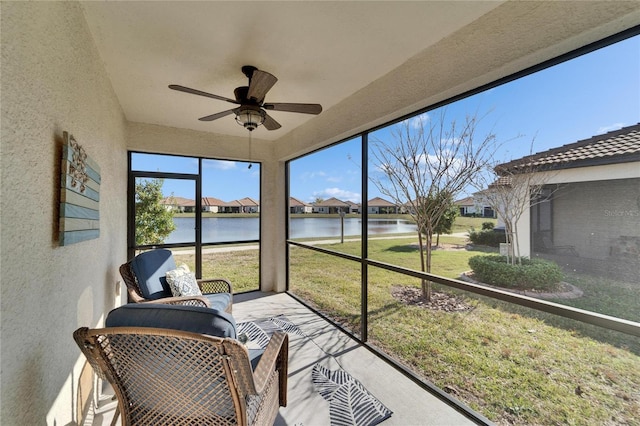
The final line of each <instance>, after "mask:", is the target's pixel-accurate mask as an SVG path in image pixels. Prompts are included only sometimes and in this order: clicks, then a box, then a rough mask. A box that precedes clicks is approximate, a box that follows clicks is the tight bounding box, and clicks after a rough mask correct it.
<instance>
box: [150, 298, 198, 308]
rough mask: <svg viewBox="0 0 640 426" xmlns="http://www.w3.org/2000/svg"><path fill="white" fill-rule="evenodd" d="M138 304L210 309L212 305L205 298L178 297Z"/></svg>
mask: <svg viewBox="0 0 640 426" xmlns="http://www.w3.org/2000/svg"><path fill="white" fill-rule="evenodd" d="M138 303H145V304H148V303H161V304H164V305H185V306H201V307H203V308H210V307H211V303H209V300H207V298H206V297H204V296H177V297H163V298H162V299H154V300H148V299H142V301H140V302H138Z"/></svg>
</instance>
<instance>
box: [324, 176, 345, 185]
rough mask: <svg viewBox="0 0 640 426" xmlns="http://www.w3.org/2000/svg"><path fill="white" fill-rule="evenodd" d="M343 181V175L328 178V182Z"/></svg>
mask: <svg viewBox="0 0 640 426" xmlns="http://www.w3.org/2000/svg"><path fill="white" fill-rule="evenodd" d="M340 181H342V177H341V176H329V177H328V178H327V182H331V183H338V182H340Z"/></svg>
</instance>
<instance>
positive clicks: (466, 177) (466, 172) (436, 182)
mask: <svg viewBox="0 0 640 426" xmlns="http://www.w3.org/2000/svg"><path fill="white" fill-rule="evenodd" d="M479 121H480V119H479V118H478V116H477V114H476V115H474V116H467V117H466V118H465V120H464V122H463V123H461V124H458V123H457V122H456V121H455V120H452V121H451V122H446V111H443V112H442V113H441V114H440V115H439V117H437V119H436V120H433V119H431V118H430V117H428V116H427V115H426V114H425V115H422V116H419V117H416V118H415V119H411V120H405V121H403V122H401V123H398V124H397V125H396V126H395V127H394V128H393V129H392V131H391V140H389V141H384V140H379V139H378V140H373V141H372V146H373V150H372V154H373V155H372V157H373V158H374V161H375V162H376V163H377V164H376V166H377V168H378V169H379V170H380V171H381V173H380V174H379V175H378V176H377V177H373V178H372V182H373V183H374V184H375V185H376V187H377V188H378V190H379V191H380V192H381V193H382V194H383V195H385V196H387V197H389V198H391V199H392V200H393V201H394V202H395V203H396V204H397V205H399V206H402V207H404V209H405V210H406V212H407V213H408V214H410V215H411V217H412V218H413V220H414V221H415V222H416V224H417V226H418V242H419V248H420V264H421V270H422V272H427V273H430V272H431V251H432V244H433V234H434V232H435V230H436V229H437V227H438V224H439V221H440V219H441V218H442V217H443V215H444V214H445V213H446V212H447V210H448V209H449V208H450V206H451V203H450V201H449V200H453V199H454V198H455V197H457V196H458V195H459V194H460V193H461V192H462V190H463V189H465V188H466V187H467V186H469V185H470V184H471V183H472V181H473V180H474V179H475V177H476V176H477V175H478V174H479V173H480V172H481V171H482V170H483V169H485V168H486V165H487V164H488V163H489V161H490V159H491V158H492V156H493V154H494V153H495V149H496V138H495V135H494V134H493V133H491V132H489V133H487V134H486V135H483V136H480V137H478V136H477V135H476V131H477V128H478V123H479ZM422 295H423V298H425V299H426V300H427V301H430V300H431V282H430V281H427V280H423V282H422Z"/></svg>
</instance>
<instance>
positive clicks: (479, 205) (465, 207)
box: [454, 191, 496, 219]
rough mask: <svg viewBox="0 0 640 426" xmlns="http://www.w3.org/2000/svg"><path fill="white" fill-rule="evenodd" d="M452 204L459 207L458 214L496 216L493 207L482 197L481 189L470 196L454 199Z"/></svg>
mask: <svg viewBox="0 0 640 426" xmlns="http://www.w3.org/2000/svg"><path fill="white" fill-rule="evenodd" d="M454 204H455V205H456V206H458V208H459V209H460V216H473V217H490V218H494V219H495V217H496V212H495V211H494V210H493V208H492V207H491V206H490V205H488V204H487V203H486V201H485V200H483V199H482V191H480V192H476V193H475V194H473V196H472V197H467V198H463V199H461V200H458V201H454Z"/></svg>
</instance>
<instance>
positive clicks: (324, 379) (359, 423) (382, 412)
mask: <svg viewBox="0 0 640 426" xmlns="http://www.w3.org/2000/svg"><path fill="white" fill-rule="evenodd" d="M276 331H285V332H287V333H289V334H290V335H291V334H293V335H298V336H302V337H305V338H307V339H309V340H310V341H312V339H311V338H310V337H308V336H306V335H305V334H304V332H302V330H300V329H299V328H298V326H296V325H295V324H294V323H293V322H291V321H290V320H289V319H288V318H287V317H286V316H284V315H279V316H276V317H272V318H267V319H264V320H257V321H248V322H242V323H239V324H238V335H239V336H240V335H242V334H246V335H247V337H248V340H249V342H251V344H252V345H257V346H260V347H261V348H263V349H264V348H265V347H266V346H267V343H269V339H270V336H271V335H272V334H273V333H274V332H276ZM314 344H315V342H314ZM316 346H317V345H316ZM323 352H324V351H323ZM325 354H326V353H325ZM327 355H328V354H327ZM311 380H312V382H313V386H314V388H315V390H316V391H317V392H318V393H319V394H320V395H321V396H322V397H323V398H324V399H325V400H326V401H327V402H328V403H329V417H330V419H331V425H332V426H343V425H344V426H373V425H377V424H378V423H380V422H383V421H384V420H386V419H388V418H389V417H391V414H393V412H392V411H391V410H389V409H388V408H387V407H385V406H384V404H382V403H381V402H380V401H379V400H378V399H377V398H376V397H374V396H373V395H371V393H370V392H369V391H368V390H367V389H366V388H365V387H364V386H363V385H362V383H360V382H359V381H358V380H357V379H355V378H353V377H352V376H351V375H350V374H349V373H347V372H346V371H344V370H343V369H340V368H338V369H335V370H330V369H329V368H326V367H324V366H322V365H321V364H320V363H317V364H315V365H314V366H313V370H312V372H311Z"/></svg>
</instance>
